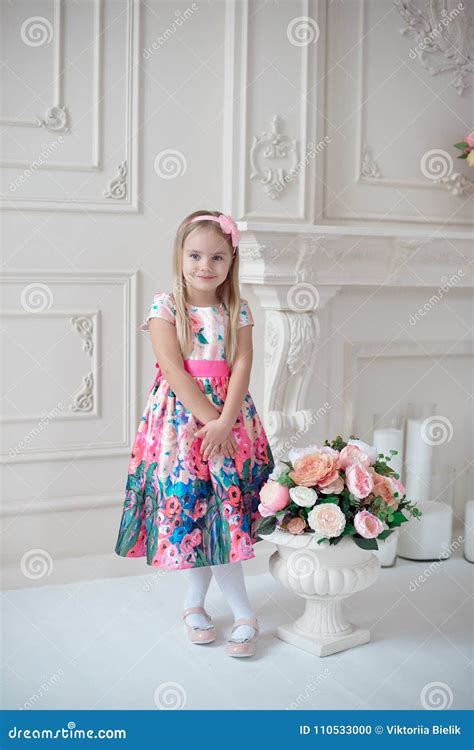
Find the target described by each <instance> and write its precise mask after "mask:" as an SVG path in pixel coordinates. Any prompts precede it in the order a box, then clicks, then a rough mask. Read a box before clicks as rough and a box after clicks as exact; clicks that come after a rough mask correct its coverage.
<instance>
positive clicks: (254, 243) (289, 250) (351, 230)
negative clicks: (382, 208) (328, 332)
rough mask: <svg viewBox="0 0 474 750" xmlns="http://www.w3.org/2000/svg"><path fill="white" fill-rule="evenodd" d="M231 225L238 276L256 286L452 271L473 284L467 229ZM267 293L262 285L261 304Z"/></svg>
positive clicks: (434, 282) (436, 278)
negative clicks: (235, 232) (235, 228)
mask: <svg viewBox="0 0 474 750" xmlns="http://www.w3.org/2000/svg"><path fill="white" fill-rule="evenodd" d="M239 228H240V230H241V234H242V238H241V241H240V245H239V248H240V258H241V281H242V283H243V284H251V285H253V286H255V288H256V291H257V287H258V286H259V285H263V284H264V285H266V286H267V285H270V286H274V287H275V292H276V290H277V287H278V286H280V285H283V286H285V285H288V284H290V285H291V284H295V283H298V282H310V283H311V282H312V283H314V284H317V285H318V287H323V286H333V285H337V286H343V285H350V286H354V285H357V286H360V285H363V286H372V285H380V284H382V285H384V286H423V287H438V286H441V285H442V284H443V283H444V282H446V280H449V279H450V278H451V276H452V274H457V275H458V277H457V278H456V286H457V287H458V288H459V287H472V285H473V273H472V255H473V236H472V233H471V232H469V231H462V230H460V231H455V230H452V231H451V230H448V231H444V230H441V229H439V230H437V229H433V228H431V229H421V228H413V229H410V228H407V227H395V228H390V227H387V226H378V225H374V226H371V227H368V226H359V227H357V226H354V227H352V226H351V227H349V226H343V227H341V226H339V227H336V226H326V225H319V226H316V225H315V226H313V225H304V224H302V225H299V224H277V223H271V224H270V223H251V222H239ZM285 296H286V292H285V293H284V294H283V297H282V295H281V294H280V297H279V299H280V302H282V303H284V297H285ZM269 300H271V293H270V292H268V291H267V292H265V300H263V299H262V305H264V306H265V303H266V304H268V301H269ZM272 307H273V305H270V308H272ZM282 309H285V308H284V307H283V308H282ZM288 309H292V308H288ZM304 312H308V310H304Z"/></svg>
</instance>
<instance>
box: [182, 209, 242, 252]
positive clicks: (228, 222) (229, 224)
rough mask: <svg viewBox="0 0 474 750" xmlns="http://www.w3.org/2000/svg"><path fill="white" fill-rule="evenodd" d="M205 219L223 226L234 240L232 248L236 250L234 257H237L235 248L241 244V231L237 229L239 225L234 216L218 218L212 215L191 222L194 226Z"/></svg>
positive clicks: (198, 217) (196, 218)
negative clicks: (195, 222) (196, 222)
mask: <svg viewBox="0 0 474 750" xmlns="http://www.w3.org/2000/svg"><path fill="white" fill-rule="evenodd" d="M204 219H210V220H211V221H218V222H219V224H220V225H221V229H222V231H223V232H224V233H225V234H230V235H231V238H232V247H233V248H234V253H233V254H234V255H235V248H236V247H237V245H238V244H239V240H240V230H239V229H238V227H237V224H236V223H235V221H234V220H233V218H232V216H230V215H227V216H226V215H225V214H221V215H220V216H219V217H217V216H211V214H205V215H204V216H195V217H194V219H191V221H190V222H189V223H190V224H192V223H193V222H194V221H203V220H204Z"/></svg>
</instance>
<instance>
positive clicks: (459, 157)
mask: <svg viewBox="0 0 474 750" xmlns="http://www.w3.org/2000/svg"><path fill="white" fill-rule="evenodd" d="M468 156H469V154H461V156H458V157H457V158H458V159H467V157H468Z"/></svg>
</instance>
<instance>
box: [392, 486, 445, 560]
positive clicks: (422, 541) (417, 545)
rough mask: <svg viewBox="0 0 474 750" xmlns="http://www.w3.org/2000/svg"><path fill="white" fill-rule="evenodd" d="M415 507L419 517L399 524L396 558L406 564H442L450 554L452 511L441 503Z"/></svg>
mask: <svg viewBox="0 0 474 750" xmlns="http://www.w3.org/2000/svg"><path fill="white" fill-rule="evenodd" d="M410 499H411V498H410ZM418 505H419V508H420V510H421V511H422V513H423V515H422V516H421V518H410V520H409V521H408V523H402V525H401V526H400V528H399V531H400V534H399V537H398V550H397V554H398V556H399V557H406V558H408V559H409V560H445V559H446V558H448V557H450V555H451V551H452V548H451V539H452V533H453V509H452V508H450V507H449V505H446V504H445V503H435V502H428V503H418Z"/></svg>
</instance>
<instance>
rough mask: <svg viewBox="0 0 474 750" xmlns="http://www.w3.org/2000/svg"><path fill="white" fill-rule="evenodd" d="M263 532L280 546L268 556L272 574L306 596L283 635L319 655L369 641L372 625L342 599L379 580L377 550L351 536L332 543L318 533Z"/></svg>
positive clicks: (279, 630)
mask: <svg viewBox="0 0 474 750" xmlns="http://www.w3.org/2000/svg"><path fill="white" fill-rule="evenodd" d="M260 536H261V537H262V539H265V540H266V541H268V542H273V543H274V544H276V547H277V549H276V551H275V552H273V554H272V555H271V557H270V561H269V565H270V572H271V574H272V575H273V577H274V578H275V579H276V580H277V581H279V582H280V583H282V584H283V586H285V587H286V588H287V589H289V590H290V591H292V592H293V593H294V594H297V595H298V596H301V597H303V598H304V599H305V600H306V605H305V609H304V612H303V614H302V615H301V617H299V618H298V619H297V620H295V621H294V622H289V623H286V624H285V625H280V626H278V628H277V634H278V637H279V638H281V640H283V641H286V642H287V643H291V644H293V645H294V646H297V647H298V648H301V649H303V650H304V651H309V652H310V653H312V654H316V655H317V656H329V655H330V654H335V653H337V652H338V651H344V650H345V649H348V648H353V647H354V646H360V645H361V644H363V643H368V642H369V641H370V630H367V629H366V628H359V627H357V626H355V625H352V624H351V623H350V622H348V621H347V620H346V618H345V616H344V612H343V608H342V600H343V599H346V598H347V597H349V596H352V594H355V593H356V592H357V591H362V590H363V589H366V588H368V587H369V586H371V585H372V584H373V583H374V581H375V580H376V578H377V576H378V575H379V572H380V567H381V566H380V560H379V559H378V557H377V555H376V554H374V552H372V551H369V550H364V549H361V548H360V547H358V546H357V545H356V543H355V542H354V541H353V540H352V539H350V538H349V537H344V539H342V540H341V541H340V542H338V544H335V545H329V544H328V542H323V543H322V544H317V539H318V536H317V535H316V534H312V533H303V534H290V533H289V532H288V531H284V530H283V529H279V528H276V529H275V530H274V531H272V533H271V534H265V535H264V534H260Z"/></svg>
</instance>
